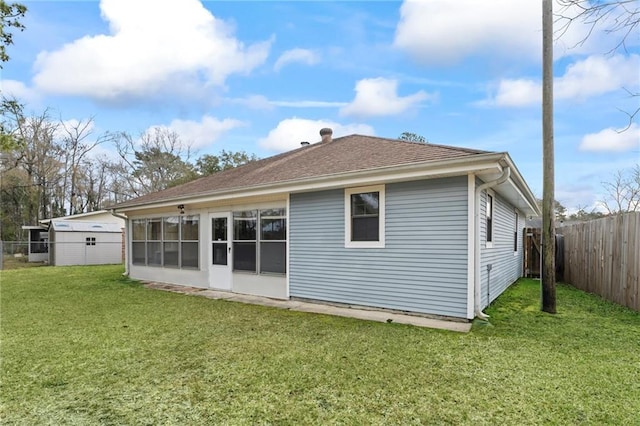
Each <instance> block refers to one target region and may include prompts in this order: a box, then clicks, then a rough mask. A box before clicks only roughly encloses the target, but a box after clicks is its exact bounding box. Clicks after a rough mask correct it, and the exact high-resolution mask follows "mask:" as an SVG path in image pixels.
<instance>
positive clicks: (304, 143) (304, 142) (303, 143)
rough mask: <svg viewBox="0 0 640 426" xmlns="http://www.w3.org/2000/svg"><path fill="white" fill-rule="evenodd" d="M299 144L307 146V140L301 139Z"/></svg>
mask: <svg viewBox="0 0 640 426" xmlns="http://www.w3.org/2000/svg"><path fill="white" fill-rule="evenodd" d="M300 145H301V146H307V145H309V142H307V141H302V142H300Z"/></svg>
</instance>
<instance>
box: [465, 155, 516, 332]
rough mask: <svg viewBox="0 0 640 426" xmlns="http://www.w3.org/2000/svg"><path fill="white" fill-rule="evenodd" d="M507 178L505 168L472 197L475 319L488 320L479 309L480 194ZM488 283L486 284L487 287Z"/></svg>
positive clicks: (509, 174) (509, 172)
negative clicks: (496, 177)
mask: <svg viewBox="0 0 640 426" xmlns="http://www.w3.org/2000/svg"><path fill="white" fill-rule="evenodd" d="M509 176H511V168H510V167H508V166H507V167H506V168H504V169H503V170H502V175H501V176H500V177H499V178H498V179H496V180H492V181H490V182H485V183H483V184H482V185H479V186H478V187H476V192H475V197H474V203H475V207H474V210H475V212H474V216H475V232H474V250H473V253H474V262H473V267H474V274H473V275H474V276H473V287H474V310H475V314H476V317H478V318H480V319H484V320H486V319H488V318H489V315H487V314H485V313H484V312H482V308H481V307H480V304H481V300H482V295H481V287H482V286H481V283H480V193H481V192H482V191H484V190H485V189H487V188H492V187H494V186H498V185H500V184H503V183H505V182H506V181H507V180H508V179H509ZM489 284H490V283H487V285H489Z"/></svg>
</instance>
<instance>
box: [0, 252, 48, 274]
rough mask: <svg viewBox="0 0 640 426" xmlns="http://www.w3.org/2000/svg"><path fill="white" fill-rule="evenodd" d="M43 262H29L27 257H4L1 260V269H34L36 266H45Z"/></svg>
mask: <svg viewBox="0 0 640 426" xmlns="http://www.w3.org/2000/svg"><path fill="white" fill-rule="evenodd" d="M46 265H47V264H46V263H44V262H29V258H28V257H27V256H21V257H15V256H9V255H5V256H4V258H3V260H2V269H5V270H6V269H22V268H34V267H37V266H46Z"/></svg>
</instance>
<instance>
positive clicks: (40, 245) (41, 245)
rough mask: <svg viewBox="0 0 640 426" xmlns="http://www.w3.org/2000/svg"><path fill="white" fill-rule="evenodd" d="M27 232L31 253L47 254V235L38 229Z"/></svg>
mask: <svg viewBox="0 0 640 426" xmlns="http://www.w3.org/2000/svg"><path fill="white" fill-rule="evenodd" d="M29 232H30V234H31V236H30V238H29V239H30V240H31V242H30V246H31V247H30V249H29V250H30V251H31V253H49V233H48V232H47V231H41V230H39V229H32V230H30V231H29Z"/></svg>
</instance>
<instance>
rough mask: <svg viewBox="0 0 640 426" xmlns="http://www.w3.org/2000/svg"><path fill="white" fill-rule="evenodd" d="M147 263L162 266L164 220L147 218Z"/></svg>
mask: <svg viewBox="0 0 640 426" xmlns="http://www.w3.org/2000/svg"><path fill="white" fill-rule="evenodd" d="M147 265H149V266H162V220H161V219H160V218H158V219H148V220H147Z"/></svg>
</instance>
